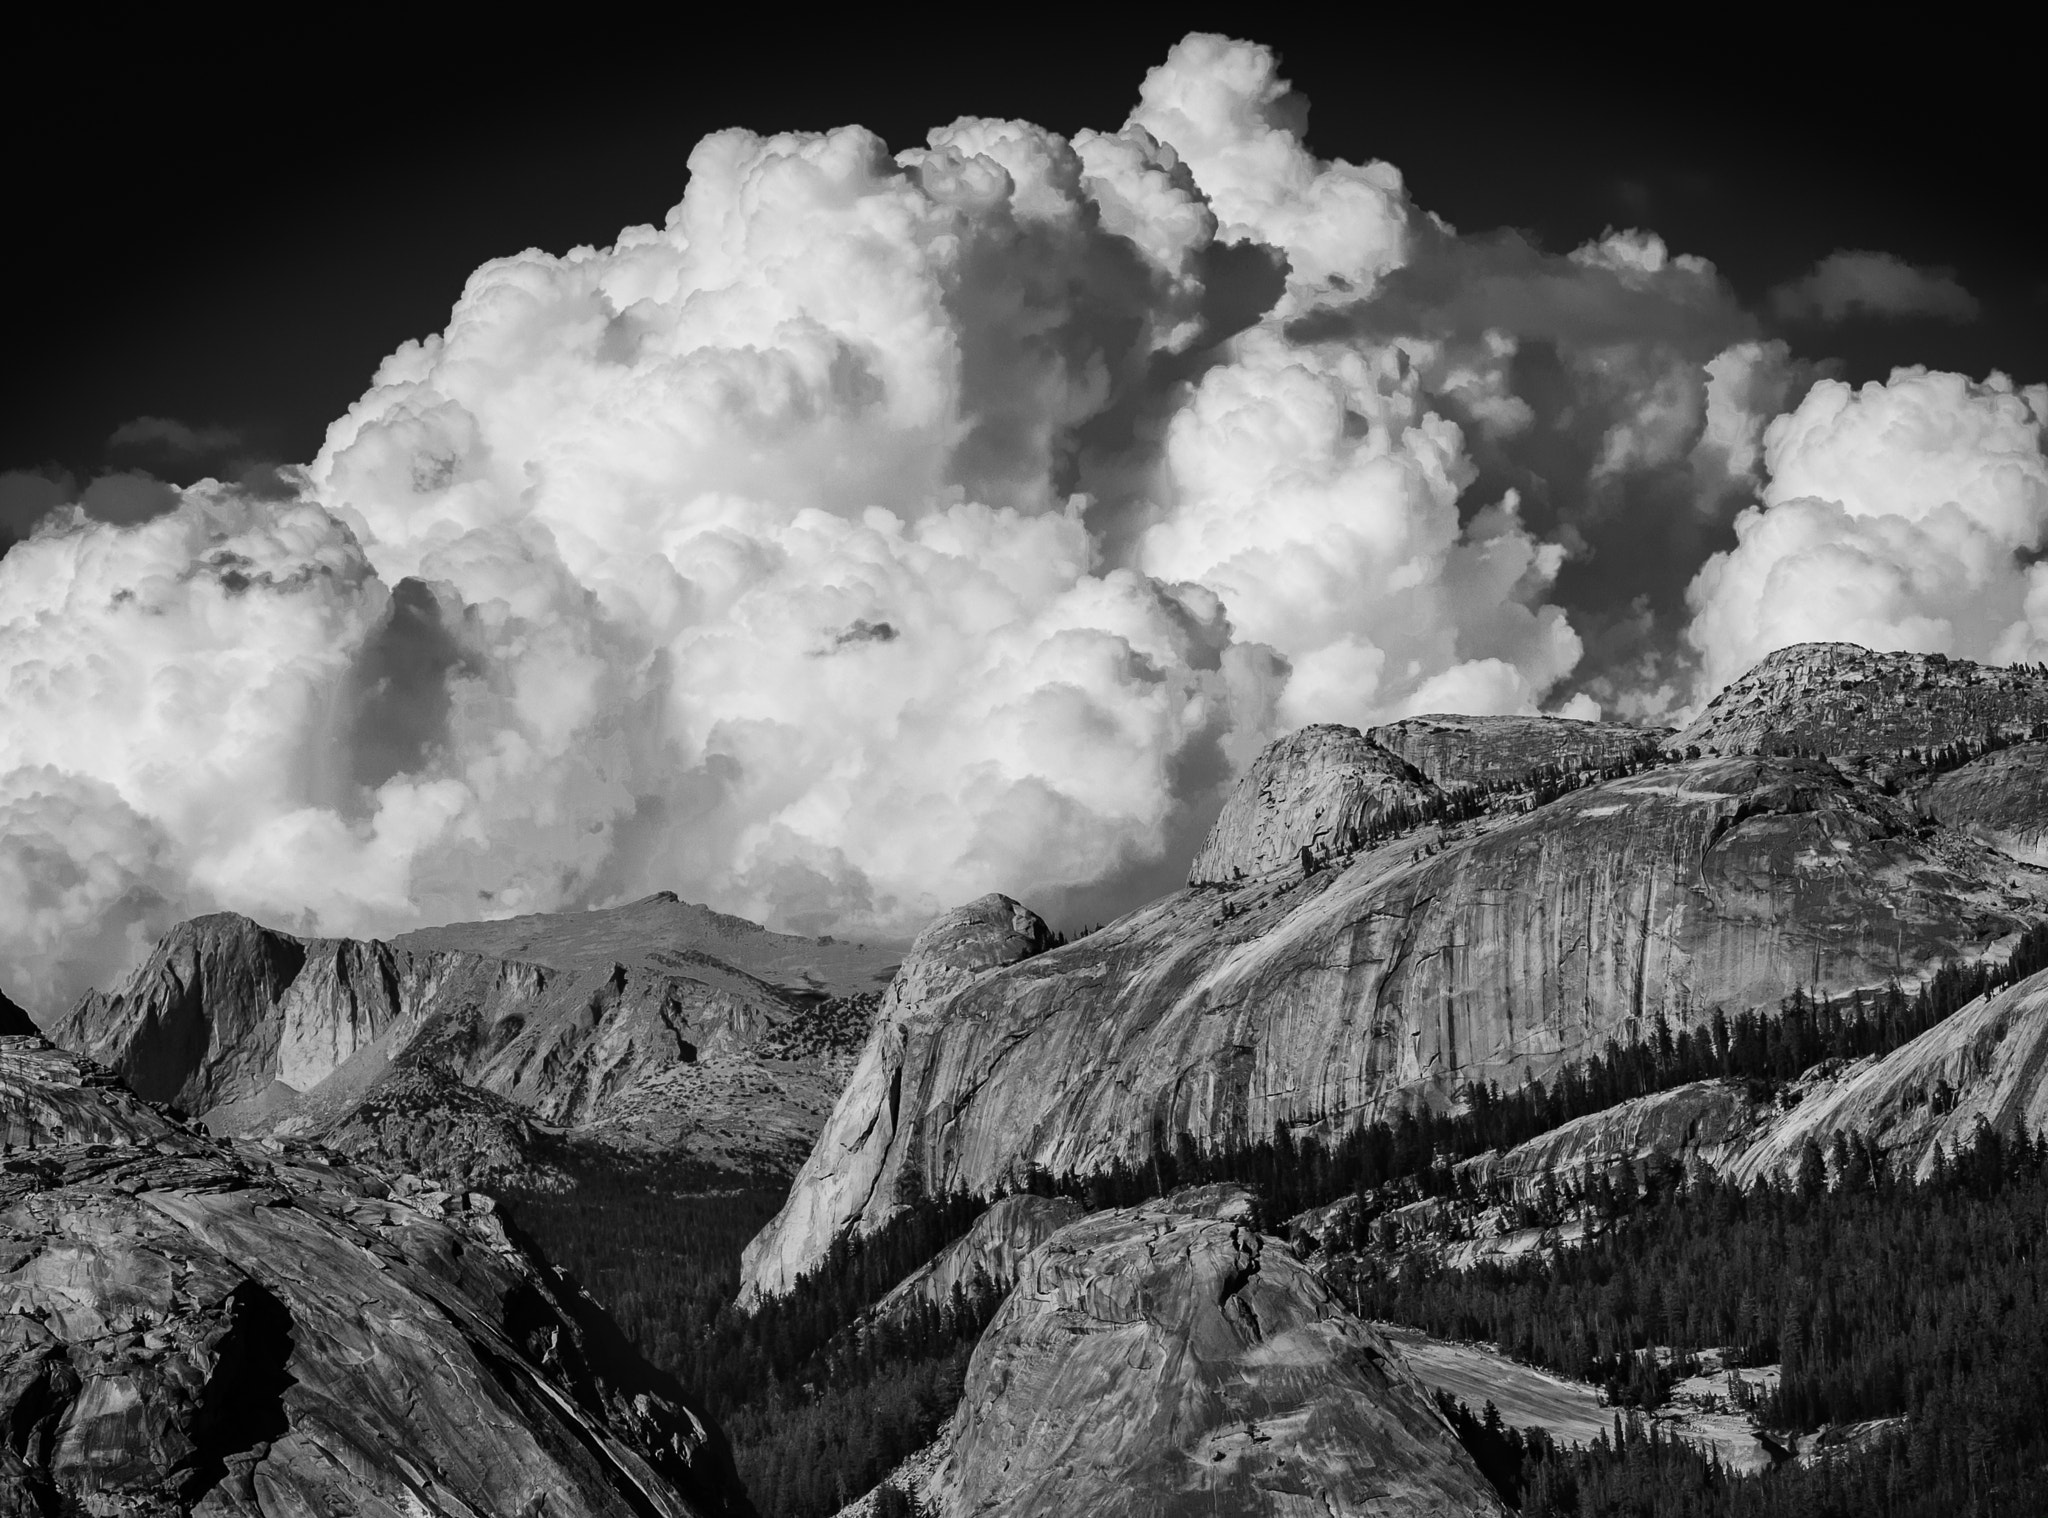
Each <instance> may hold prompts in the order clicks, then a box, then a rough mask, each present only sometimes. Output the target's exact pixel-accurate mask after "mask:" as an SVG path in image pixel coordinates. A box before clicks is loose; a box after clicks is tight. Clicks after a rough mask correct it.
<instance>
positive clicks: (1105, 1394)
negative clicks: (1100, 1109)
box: [926, 1187, 1501, 1518]
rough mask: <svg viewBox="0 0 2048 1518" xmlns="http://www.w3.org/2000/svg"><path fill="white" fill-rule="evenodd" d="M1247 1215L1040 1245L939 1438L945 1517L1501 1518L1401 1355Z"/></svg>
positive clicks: (1206, 1210)
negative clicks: (1313, 1517)
mask: <svg viewBox="0 0 2048 1518" xmlns="http://www.w3.org/2000/svg"><path fill="white" fill-rule="evenodd" d="M1249 1219H1250V1199H1249V1197H1248V1196H1247V1195H1246V1194H1245V1193H1244V1192H1242V1191H1241V1190H1238V1189H1236V1188H1231V1187H1209V1188H1202V1189H1201V1190H1198V1191H1190V1192H1182V1193H1179V1194H1177V1195H1176V1196H1174V1197H1172V1198H1169V1199H1167V1200H1165V1201H1160V1202H1153V1203H1148V1204H1146V1205H1145V1206H1142V1207H1138V1208H1132V1209H1126V1210H1121V1211H1115V1212H1102V1213H1095V1214H1092V1215H1090V1216H1088V1217H1084V1218H1082V1219H1080V1220H1079V1221H1077V1222H1074V1223H1072V1224H1070V1225H1068V1226H1067V1227H1065V1228H1063V1229H1061V1230H1060V1231H1059V1232H1058V1233H1056V1234H1054V1235H1053V1236H1052V1237H1051V1238H1050V1239H1049V1240H1047V1241H1046V1242H1045V1243H1044V1244H1043V1245H1041V1246H1040V1247H1039V1248H1038V1249H1037V1250H1036V1251H1034V1252H1033V1253H1032V1254H1031V1255H1030V1256H1029V1258H1028V1259H1027V1260H1026V1261H1025V1262H1024V1266H1023V1271H1022V1275H1021V1277H1020V1279H1019V1281H1018V1283H1017V1287H1016V1289H1015V1290H1014V1291H1012V1293H1011V1294H1010V1296H1009V1298H1008V1300H1007V1301H1006V1302H1005V1303H1004V1305H1003V1307H1002V1309H1001V1311H1000V1312H999V1313H998V1314H997V1316H996V1318H995V1321H994V1322H993V1323H991V1324H990V1326H989V1328H988V1331H987V1332H986V1333H985V1334H984V1335H983V1336H982V1339H981V1342H980V1343H979V1344H978V1345H977V1346H976V1348H975V1352H974V1358H973V1360H972V1362H971V1363H970V1364H969V1367H968V1372H967V1383H966V1387H965V1390H964V1393H963V1395H962V1397H961V1402H960V1407H959V1410H958V1411H957V1412H956V1413H955V1414H954V1417H953V1421H952V1423H951V1424H950V1425H949V1427H948V1428H947V1430H946V1431H945V1433H944V1434H943V1435H942V1436H941V1441H940V1443H941V1449H942V1451H943V1453H942V1456H941V1458H940V1461H939V1464H938V1467H937V1469H936V1471H935V1472H934V1474H933V1476H932V1478H931V1481H930V1483H929V1485H928V1486H927V1487H926V1493H927V1496H928V1499H935V1500H936V1506H937V1509H938V1512H939V1513H940V1514H942V1515H944V1518H968V1515H973V1518H1011V1515H1015V1518H1025V1515H1040V1514H1048V1513H1077V1514H1078V1513H1087V1514H1090V1515H1094V1518H1123V1515H1130V1518H1137V1515H1145V1518H1153V1515H1159V1518H1165V1515H1168V1514H1182V1513H1203V1514H1213V1515H1216V1518H1239V1515H1243V1518H1251V1515H1267V1514H1271V1515H1276V1518H1277V1515H1282V1514H1285V1515H1296V1514H1318V1515H1330V1518H1349V1515H1354V1514H1356V1515H1365V1514H1373V1515H1387V1518H1392V1515H1395V1514H1399V1515H1403V1518H1409V1515H1413V1518H1423V1515H1429V1514H1445V1515H1450V1514H1458V1515H1473V1514H1488V1513H1499V1512H1500V1511H1501V1508H1500V1506H1499V1504H1498V1502H1497V1501H1496V1500H1495V1498H1494V1495H1493V1492H1492V1489H1491V1488H1490V1487H1489V1486H1488V1484H1487V1482H1486V1480H1485V1478H1484V1477H1483V1476H1481V1475H1480V1473H1479V1471H1478V1469H1477V1467H1476V1466H1474V1465H1473V1464H1472V1462H1471V1459H1470V1457H1468V1456H1467V1455H1466V1454H1465V1451H1464V1450H1463V1448H1462V1447H1460V1445H1459V1444H1458V1441H1457V1439H1456V1437H1455V1436H1454V1435H1453V1434H1452V1433H1451V1431H1450V1429H1449V1428H1448V1427H1447V1426H1446V1425H1445V1423H1444V1421H1443V1419H1442V1418H1441V1417H1440V1416H1439V1415H1438V1413H1437V1412H1436V1410H1435V1409H1434V1408H1433V1407H1432V1406H1431V1405H1430V1402H1429V1399H1428V1396H1427V1394H1426V1392H1425V1391H1424V1390H1423V1388H1422V1386H1421V1384H1420V1383H1419V1382H1418V1381H1417V1380H1416V1379H1415V1378H1414V1376H1413V1375H1412V1374H1411V1373H1410V1372H1409V1370H1408V1369H1407V1367H1406V1365H1405V1364H1404V1363H1403V1361H1402V1360H1401V1357H1400V1356H1399V1354H1397V1353H1396V1352H1395V1351H1394V1350H1393V1349H1392V1347H1391V1346H1390V1345H1389V1344H1388V1343H1387V1341H1386V1340H1385V1339H1384V1338H1382V1337H1381V1336H1380V1335H1379V1334H1378V1333H1377V1332H1375V1331H1374V1330H1373V1329H1372V1328H1371V1327H1369V1326H1368V1325H1367V1324H1365V1323H1363V1322H1361V1321H1360V1320H1358V1319H1357V1318H1354V1317H1352V1316H1351V1315H1350V1314H1349V1313H1348V1312H1346V1311H1345V1310H1344V1308H1343V1307H1342V1306H1341V1305H1340V1304H1339V1303H1338V1302H1337V1301H1336V1299H1335V1298H1334V1297H1333V1296H1332V1295H1331V1293H1330V1291H1329V1290H1328V1288H1327V1287H1325V1286H1324V1285H1323V1283H1322V1282H1321V1281H1320V1280H1318V1279H1317V1278H1316V1276H1315V1275H1314V1274H1313V1273H1312V1272H1310V1271H1309V1270H1307V1269H1306V1268H1304V1267H1303V1266H1301V1265H1300V1264H1298V1263H1296V1262H1295V1260H1294V1258H1293V1256H1292V1255H1291V1254H1290V1253H1289V1252H1288V1250H1287V1249H1286V1247H1285V1246H1284V1245H1281V1244H1279V1243H1278V1242H1277V1241H1275V1240H1270V1239H1265V1238H1262V1237H1260V1236H1259V1235H1258V1234H1257V1233H1256V1232H1254V1231H1253V1230H1252V1228H1251V1227H1250V1224H1249Z"/></svg>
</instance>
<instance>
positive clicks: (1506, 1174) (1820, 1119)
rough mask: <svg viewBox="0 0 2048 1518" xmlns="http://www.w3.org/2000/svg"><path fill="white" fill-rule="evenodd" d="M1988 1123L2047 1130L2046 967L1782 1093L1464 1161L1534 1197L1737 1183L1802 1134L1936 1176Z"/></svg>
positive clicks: (1661, 1113) (1644, 1107)
mask: <svg viewBox="0 0 2048 1518" xmlns="http://www.w3.org/2000/svg"><path fill="white" fill-rule="evenodd" d="M1987 1126H1988V1127H1990V1128H1991V1129H1993V1130H1995V1131H1997V1132H1998V1133H1999V1134H2001V1135H2003V1136H2004V1137H2006V1138H2008V1139H2009V1138H2012V1137H2014V1136H2016V1135H2017V1134H2018V1133H2020V1132H2021V1131H2022V1130H2023V1129H2024V1131H2025V1132H2026V1133H2027V1134H2029V1135H2030V1136H2031V1135H2038V1134H2040V1133H2042V1132H2044V1131H2048V972H2043V973H2042V974H2039V975H2034V976H2030V977H2028V978H2027V979H2026V980H2023V981H2021V982H2020V983H2019V984H2018V985H2015V986H2009V987H2007V988H2006V989H2005V990H2003V991H2001V992H1999V993H1998V994H1997V995H1995V996H1989V997H1983V998H1980V999H1978V1000H1977V1001H1974V1002H1972V1003H1970V1004H1969V1005H1968V1006H1966V1007H1964V1008H1962V1009H1961V1010H1960V1011H1958V1012H1956V1013H1954V1014H1953V1015H1952V1016H1950V1017H1948V1018H1946V1019H1944V1020H1943V1021H1942V1022H1940V1023H1937V1024H1936V1025H1935V1026H1934V1027H1932V1028H1929V1029H1928V1030H1927V1031H1926V1032H1925V1033H1923V1034H1921V1035H1920V1036H1919V1037H1918V1038H1916V1039H1913V1040H1912V1041H1911V1042H1910V1043H1906V1044H1903V1045H1901V1046H1900V1047H1899V1048H1897V1049H1895V1050H1893V1051H1892V1052H1891V1053H1890V1054H1888V1055H1885V1056H1884V1057H1883V1058H1880V1059H1860V1060H1851V1061H1837V1062H1833V1063H1830V1064H1827V1065H1823V1066H1820V1067H1818V1068H1816V1069H1815V1070H1813V1071H1811V1072H1809V1073H1808V1074H1807V1075H1805V1076H1803V1077H1802V1078H1800V1079H1799V1080H1797V1081H1794V1082H1792V1083H1791V1084H1790V1085H1789V1086H1788V1087H1787V1088H1786V1090H1785V1092H1784V1094H1783V1096H1782V1097H1779V1098H1775V1099H1774V1098H1772V1097H1769V1096H1766V1095H1763V1094H1761V1093H1760V1092H1758V1091H1755V1090H1752V1088H1751V1087H1750V1086H1749V1084H1748V1083H1747V1082H1744V1081H1732V1080H1731V1081H1720V1080H1716V1081H1695V1082H1692V1083H1690V1084H1688V1085H1684V1086H1678V1087H1675V1088H1673V1089H1672V1090H1670V1091H1660V1092H1657V1093H1655V1094H1654V1095H1651V1096H1644V1097H1637V1098H1635V1099H1634V1100H1632V1101H1627V1102H1623V1103H1621V1104H1620V1105H1618V1106H1615V1107H1610V1108H1608V1109H1607V1110H1606V1111H1603V1112H1594V1113H1589V1114H1588V1115H1586V1116H1585V1117H1581V1118H1575V1119H1573V1120H1572V1121H1571V1122H1569V1123H1565V1124H1563V1125H1562V1126H1560V1127H1558V1128H1554V1129H1552V1130H1551V1131H1550V1132H1548V1133H1545V1134H1541V1135H1539V1136H1538V1137H1536V1138H1533V1139H1530V1140H1529V1141H1528V1142H1526V1143H1523V1144H1518V1145H1516V1146H1515V1147H1514V1148H1513V1149H1510V1150H1507V1151H1505V1152H1504V1153H1499V1154H1489V1155H1484V1156H1481V1157H1480V1158H1478V1159H1475V1160H1473V1161H1470V1162H1469V1165H1470V1168H1472V1170H1473V1171H1474V1176H1475V1179H1476V1180H1487V1179H1498V1180H1501V1181H1504V1182H1507V1183H1508V1184H1509V1185H1510V1186H1511V1188H1512V1189H1513V1190H1514V1192H1515V1194H1516V1195H1518V1196H1522V1197H1530V1196H1533V1195H1535V1193H1536V1190H1537V1188H1538V1187H1539V1186H1540V1185H1541V1183H1542V1177H1543V1176H1544V1175H1545V1174H1546V1173H1551V1172H1554V1173H1555V1174H1557V1175H1559V1176H1564V1175H1571V1174H1577V1173H1578V1172H1580V1171H1582V1170H1583V1169H1585V1168H1586V1167H1587V1166H1589V1165H1590V1166H1593V1167H1594V1168H1596V1169H1606V1168H1611V1167H1612V1166H1614V1165H1617V1164H1623V1163H1629V1164H1635V1163H1640V1162H1642V1161H1645V1160H1650V1159H1659V1160H1668V1161H1675V1162H1677V1163H1678V1164H1681V1165H1684V1166H1687V1167H1690V1166H1692V1165H1694V1164H1702V1165H1706V1166H1707V1167H1709V1168H1710V1169H1712V1170H1714V1171H1715V1172H1716V1173H1718V1174H1721V1175H1725V1176H1728V1177H1729V1178H1731V1179H1733V1180H1736V1181H1740V1182H1742V1183H1743V1184H1745V1185H1747V1184H1750V1183H1752V1182H1755V1181H1756V1180H1758V1179H1759V1178H1761V1177H1763V1176H1766V1175H1773V1176H1784V1175H1786V1174H1789V1173H1790V1172H1791V1171H1792V1170H1793V1167H1795V1166H1796V1165H1797V1163H1798V1159H1799V1152H1800V1149H1801V1148H1802V1146H1803V1145H1804V1144H1805V1142H1806V1141H1807V1140H1808V1139H1812V1140H1813V1141H1814V1142H1815V1143H1817V1144H1818V1145H1819V1146H1820V1147H1821V1149H1822V1151H1823V1152H1824V1153H1825V1152H1827V1151H1829V1150H1830V1149H1831V1148H1832V1146H1833V1144H1834V1140H1835V1136H1836V1135H1837V1134H1841V1135H1844V1136H1852V1135H1853V1136H1857V1137H1861V1138H1863V1139H1866V1140H1868V1141H1869V1142H1870V1143H1871V1144H1873V1145H1874V1146H1875V1147H1876V1148H1877V1149H1878V1150H1879V1151H1880V1152H1881V1153H1882V1154H1883V1155H1884V1156H1885V1158H1886V1159H1887V1161H1888V1162H1889V1163H1890V1164H1891V1165H1892V1166H1893V1167H1894V1168H1895V1169H1897V1170H1898V1171H1900V1172H1901V1173H1905V1174H1911V1175H1915V1176H1919V1177H1923V1178H1924V1177H1925V1176H1927V1175H1928V1174H1929V1173H1931V1172H1932V1170H1933V1168H1934V1163H1935V1154H1936V1151H1937V1150H1938V1149H1939V1150H1943V1151H1946V1152H1948V1153H1951V1154H1953V1153H1955V1152H1956V1151H1957V1150H1958V1149H1964V1148H1968V1147H1969V1146H1970V1145H1972V1144H1974V1143H1975V1142H1976V1138H1977V1134H1978V1131H1979V1130H1980V1129H1981V1128H1983V1127H1987Z"/></svg>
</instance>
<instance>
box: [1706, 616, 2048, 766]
mask: <svg viewBox="0 0 2048 1518" xmlns="http://www.w3.org/2000/svg"><path fill="white" fill-rule="evenodd" d="M2038 723H2048V673H2044V672H2042V671H2041V670H2039V669H2037V668H2035V667H2033V666H2030V665H2019V666H2015V667H2011V668H2006V667H2002V666H1999V665H1989V664H1973V663H1971V662H1970V661H1969V660H1968V659H1950V658H1946V657H1944V656H1943V655H1941V654H1880V653H1873V652H1872V651H1871V650H1870V649H1867V648H1862V647H1859V646H1858V645H1856V644H1854V643H1799V644H1795V645H1793V646H1792V647H1790V648H1781V649H1779V650H1778V651H1777V652H1776V653H1774V654H1771V655H1768V656H1767V657H1766V658H1764V659H1763V660H1761V661H1760V662H1759V663H1758V664H1757V665H1756V667H1755V668H1754V669H1752V670H1750V671H1749V673H1747V674H1745V675H1744V676H1743V677H1742V678H1741V679H1739V680H1735V681H1732V682H1730V683H1729V685H1728V686H1727V687H1726V688H1725V689H1723V690H1722V691H1721V692H1720V694H1718V695H1717V696H1715V697H1714V699H1713V700H1712V701H1710V702H1708V703H1707V705H1706V707H1705V709H1704V710H1702V711H1701V712H1700V714H1699V716H1698V717H1696V718H1694V719H1693V721H1692V722H1691V723H1690V724H1688V725H1687V726H1686V727H1685V728H1684V729H1683V730H1682V731H1681V732H1678V733H1676V734H1674V735H1673V736H1672V737H1671V738H1670V740H1669V741H1668V743H1667V745H1666V746H1667V747H1669V748H1671V749H1674V750H1677V751H1679V752H1684V751H1685V750H1686V749H1687V748H1690V747H1696V748H1698V749H1699V750H1700V751H1701V752H1702V753H1709V754H1753V753H1775V752H1790V751H1794V750H1796V751H1798V752H1801V753H1820V754H1889V753H1893V752H1896V751H1898V750H1900V749H1911V748H1927V747H1931V746H1938V745H1940V744H1944V743H1949V742H1952V741H1954V740H1955V739H1957V738H1971V739H1978V738H1982V737H1983V736H1984V734H1985V733H1986V732H1991V731H1996V732H2000V733H2004V734H2007V735H2009V736H2014V737H2027V736H2030V735H2031V734H2032V732H2033V729H2034V727H2035V725H2036V724H2038Z"/></svg>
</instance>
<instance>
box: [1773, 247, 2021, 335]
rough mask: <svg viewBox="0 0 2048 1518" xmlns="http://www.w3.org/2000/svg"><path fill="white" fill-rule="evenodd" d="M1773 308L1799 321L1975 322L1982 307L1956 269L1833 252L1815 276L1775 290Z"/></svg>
mask: <svg viewBox="0 0 2048 1518" xmlns="http://www.w3.org/2000/svg"><path fill="white" fill-rule="evenodd" d="M1771 309H1772V310H1773V311H1774V312H1775V313H1776V314H1777V315H1778V316H1779V317H1780V318H1782V319H1783V320H1786V321H1794V322H1826V323H1829V324H1834V323H1837V322H1845V321H1851V320H1853V319H1855V318H1857V317H1885V318H1898V317H1907V316H1920V317H1933V318H1935V319H1937V320H1940V321H1950V322H1970V321H1975V320H1976V319H1977V316H1978V313H1979V312H1980V311H1981V310H1982V307H1981V306H1980V305H1979V304H1978V301H1977V297H1976V296H1974V295H1972V294H1971V293H1970V292H1969V291H1968V290H1965V289H1964V288H1963V285H1962V281H1960V280H1959V279H1957V278H1956V271H1955V270H1953V269H1943V268H1923V267H1921V266H1919V265H1917V264H1910V263H1907V262H1906V261H1905V260H1904V259H1903V258H1899V257H1897V256H1896V255H1894V254H1891V253H1871V252H1851V251H1849V250H1846V249H1845V250H1843V251H1841V252H1837V253H1830V254H1829V255H1828V256H1827V257H1826V258H1823V259H1822V260H1821V261H1820V262H1819V263H1817V264H1815V265H1814V266H1813V269H1812V271H1811V272H1809V273H1807V274H1805V275H1802V276H1801V277H1800V278H1798V279H1795V280H1791V281H1789V282H1787V283H1785V284H1782V285H1779V286H1778V287H1777V288H1776V289H1774V290H1773V291H1771Z"/></svg>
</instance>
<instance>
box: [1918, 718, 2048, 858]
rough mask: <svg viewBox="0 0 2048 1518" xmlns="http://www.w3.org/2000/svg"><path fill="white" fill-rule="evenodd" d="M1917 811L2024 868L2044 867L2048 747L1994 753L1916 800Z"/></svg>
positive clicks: (1943, 778)
mask: <svg viewBox="0 0 2048 1518" xmlns="http://www.w3.org/2000/svg"><path fill="white" fill-rule="evenodd" d="M1916 800H1917V801H1918V803H1919V805H1920V808H1921V810H1922V811H1924V812H1926V813H1927V815H1928V816H1930V817H1932V818H1934V819H1935V820H1936V821H1937V822H1940V823H1941V824H1943V825H1944V826H1946V827H1952V828H1959V829H1961V830H1962V831H1964V832H1966V833H1969V834H1971V835H1972V836H1974V837H1977V838H1981V839H1983V840H1984V842H1986V843H1988V844H1990V845H1991V846H1992V847H1993V848H1995V849H1997V850H1999V852H2001V853H2004V854H2010V855H2011V856H2012V857H2013V858H2014V859H2023V860H2025V861H2026V862H2027V863H2028V864H2035V865H2048V744H2042V743H2028V744H2022V745H2020V746H2019V747H2017V748H2007V749H1999V750H1998V751H1996V752H1995V753H1990V754H1986V755H1985V756H1984V757H1983V758H1981V759H1975V760H1972V761H1971V762H1970V763H1968V764H1965V765H1963V766H1962V767H1961V768H1959V769H1953V770H1950V771H1949V772H1948V773H1947V774H1945V775H1937V776H1935V777H1934V779H1933V780H1931V781H1929V782H1928V783H1927V785H1926V786H1925V787H1924V788H1923V789H1921V790H1920V791H1919V793H1918V795H1917V797H1916Z"/></svg>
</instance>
